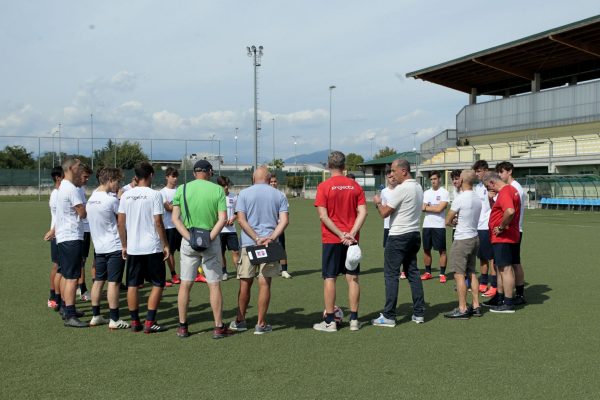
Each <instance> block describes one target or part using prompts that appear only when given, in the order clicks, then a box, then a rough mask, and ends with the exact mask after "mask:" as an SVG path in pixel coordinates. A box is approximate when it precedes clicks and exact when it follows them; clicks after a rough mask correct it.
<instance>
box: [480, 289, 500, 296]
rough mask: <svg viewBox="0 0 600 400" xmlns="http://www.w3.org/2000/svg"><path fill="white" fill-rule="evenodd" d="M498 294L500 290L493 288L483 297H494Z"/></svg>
mask: <svg viewBox="0 0 600 400" xmlns="http://www.w3.org/2000/svg"><path fill="white" fill-rule="evenodd" d="M497 292H498V289H496V288H495V287H491V288H489V289H488V290H487V291H486V292H485V293H484V294H482V296H483V297H494V296H495V295H496V293H497Z"/></svg>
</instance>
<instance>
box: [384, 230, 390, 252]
mask: <svg viewBox="0 0 600 400" xmlns="http://www.w3.org/2000/svg"><path fill="white" fill-rule="evenodd" d="M388 236H390V228H383V248H384V249H385V245H386V243H387V239H388Z"/></svg>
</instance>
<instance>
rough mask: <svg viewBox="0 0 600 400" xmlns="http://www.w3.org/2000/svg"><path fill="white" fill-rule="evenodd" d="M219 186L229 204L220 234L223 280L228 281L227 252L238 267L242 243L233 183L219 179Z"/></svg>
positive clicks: (226, 178) (222, 178)
mask: <svg viewBox="0 0 600 400" xmlns="http://www.w3.org/2000/svg"><path fill="white" fill-rule="evenodd" d="M217 184H218V185H219V186H221V187H222V188H223V191H224V192H225V203H226V204H227V221H226V222H225V226H224V227H223V229H222V230H221V233H220V234H219V237H220V239H221V255H222V257H223V280H224V281H226V280H227V279H228V278H229V275H228V274H227V257H226V256H225V252H226V251H227V250H229V251H231V261H233V265H234V267H235V266H237V265H238V262H239V261H240V242H239V240H238V236H237V230H236V229H235V220H236V219H237V216H236V214H235V205H236V203H237V195H235V194H233V193H231V192H230V191H229V187H230V186H231V181H230V180H229V178H228V177H226V176H219V177H217Z"/></svg>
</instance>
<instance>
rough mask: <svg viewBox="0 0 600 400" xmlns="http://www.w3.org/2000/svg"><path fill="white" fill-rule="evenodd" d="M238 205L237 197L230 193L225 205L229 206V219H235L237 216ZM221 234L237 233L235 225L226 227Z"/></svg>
mask: <svg viewBox="0 0 600 400" xmlns="http://www.w3.org/2000/svg"><path fill="white" fill-rule="evenodd" d="M236 203H237V195H235V194H233V193H231V192H229V194H228V195H227V196H226V197H225V204H226V205H227V219H228V220H229V219H231V218H233V216H234V214H235V205H236ZM221 233H237V231H236V230H235V223H234V224H233V225H225V226H224V227H223V229H222V230H221Z"/></svg>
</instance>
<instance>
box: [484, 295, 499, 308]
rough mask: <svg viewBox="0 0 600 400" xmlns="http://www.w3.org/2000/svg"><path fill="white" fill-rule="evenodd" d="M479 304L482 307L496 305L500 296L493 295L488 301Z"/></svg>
mask: <svg viewBox="0 0 600 400" xmlns="http://www.w3.org/2000/svg"><path fill="white" fill-rule="evenodd" d="M481 305H482V306H484V307H496V306H498V305H500V297H499V296H498V295H495V296H494V297H492V298H491V299H489V300H488V301H484V302H483V303H481Z"/></svg>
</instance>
